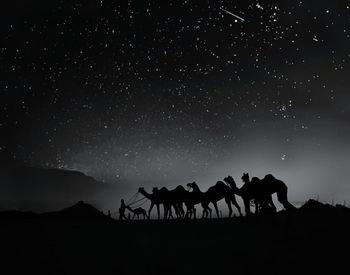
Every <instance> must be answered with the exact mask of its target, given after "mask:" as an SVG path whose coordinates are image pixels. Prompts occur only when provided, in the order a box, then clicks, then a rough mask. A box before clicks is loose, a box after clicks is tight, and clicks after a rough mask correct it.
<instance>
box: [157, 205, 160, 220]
mask: <svg viewBox="0 0 350 275" xmlns="http://www.w3.org/2000/svg"><path fill="white" fill-rule="evenodd" d="M157 214H158V220H159V219H160V210H159V204H157Z"/></svg>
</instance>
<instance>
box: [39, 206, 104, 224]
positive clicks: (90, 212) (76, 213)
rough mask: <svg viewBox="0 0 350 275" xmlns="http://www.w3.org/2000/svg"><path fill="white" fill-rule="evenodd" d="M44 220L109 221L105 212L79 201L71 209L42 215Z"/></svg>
mask: <svg viewBox="0 0 350 275" xmlns="http://www.w3.org/2000/svg"><path fill="white" fill-rule="evenodd" d="M40 216H41V217H42V218H54V219H69V220H102V219H106V220H107V219H109V218H108V217H107V216H106V215H105V214H103V212H101V211H100V210H98V209H96V208H95V207H93V206H92V205H90V204H88V203H85V202H83V201H79V202H78V203H76V204H75V205H73V206H71V207H67V208H64V209H62V210H60V211H56V212H47V213H43V214H41V215H40Z"/></svg>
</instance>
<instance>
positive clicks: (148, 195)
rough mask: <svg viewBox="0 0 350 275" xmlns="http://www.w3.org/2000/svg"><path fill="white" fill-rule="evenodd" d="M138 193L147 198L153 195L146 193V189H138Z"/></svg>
mask: <svg viewBox="0 0 350 275" xmlns="http://www.w3.org/2000/svg"><path fill="white" fill-rule="evenodd" d="M140 193H141V194H142V195H144V196H145V197H146V198H147V199H152V198H153V195H152V194H148V193H147V191H145V190H142V191H140Z"/></svg>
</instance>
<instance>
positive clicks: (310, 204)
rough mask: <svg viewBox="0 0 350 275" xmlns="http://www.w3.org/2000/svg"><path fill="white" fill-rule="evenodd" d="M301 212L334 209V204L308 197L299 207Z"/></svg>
mask: <svg viewBox="0 0 350 275" xmlns="http://www.w3.org/2000/svg"><path fill="white" fill-rule="evenodd" d="M299 210H300V211H303V212H321V211H334V210H336V207H335V206H332V205H330V204H328V203H322V202H319V201H317V200H313V199H310V200H308V201H307V202H306V203H305V204H304V205H302V206H301V207H300V208H299Z"/></svg>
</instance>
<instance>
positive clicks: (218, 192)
mask: <svg viewBox="0 0 350 275" xmlns="http://www.w3.org/2000/svg"><path fill="white" fill-rule="evenodd" d="M187 186H188V187H190V188H192V189H193V191H192V193H194V194H195V195H196V196H197V198H198V200H199V201H200V203H201V205H202V207H203V214H202V218H207V217H208V214H209V216H210V217H211V212H212V211H211V208H210V207H209V204H210V203H212V204H213V205H214V208H215V211H216V215H217V217H218V218H219V217H220V215H219V209H218V206H217V202H218V201H219V200H221V199H225V202H226V204H227V206H228V209H229V217H231V215H232V212H233V211H232V206H231V202H232V204H233V205H234V206H235V207H236V208H237V210H238V212H239V213H240V215H242V214H241V208H240V206H239V205H238V203H237V200H236V197H235V194H234V192H233V190H232V189H231V188H230V187H229V186H227V185H226V184H225V183H224V182H222V181H218V182H217V183H216V184H215V185H214V186H211V187H209V189H208V190H207V191H206V192H202V191H201V190H200V189H199V187H198V185H197V184H196V183H195V182H192V183H188V184H187Z"/></svg>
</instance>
